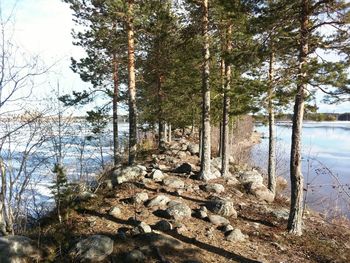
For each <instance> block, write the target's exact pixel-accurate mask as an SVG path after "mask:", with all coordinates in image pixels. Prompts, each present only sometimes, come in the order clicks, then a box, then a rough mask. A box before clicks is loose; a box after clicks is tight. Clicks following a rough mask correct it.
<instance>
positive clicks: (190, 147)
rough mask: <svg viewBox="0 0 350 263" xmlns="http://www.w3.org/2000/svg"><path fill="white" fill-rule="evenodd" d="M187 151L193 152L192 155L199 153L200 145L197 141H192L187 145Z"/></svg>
mask: <svg viewBox="0 0 350 263" xmlns="http://www.w3.org/2000/svg"><path fill="white" fill-rule="evenodd" d="M187 151H189V152H190V153H191V155H198V154H199V145H198V144H197V143H190V144H188V146H187Z"/></svg>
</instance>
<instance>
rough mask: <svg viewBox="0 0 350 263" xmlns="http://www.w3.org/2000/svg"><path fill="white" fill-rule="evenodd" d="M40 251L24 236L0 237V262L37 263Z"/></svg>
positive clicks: (34, 243) (33, 242)
mask: <svg viewBox="0 0 350 263" xmlns="http://www.w3.org/2000/svg"><path fill="white" fill-rule="evenodd" d="M40 258H41V251H40V250H39V249H38V248H37V247H36V242H35V241H33V240H31V239H30V238H28V237H24V236H6V237H0V262H1V263H17V262H18V263H19V262H28V261H29V260H36V261H39V260H40Z"/></svg>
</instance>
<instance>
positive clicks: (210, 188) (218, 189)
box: [204, 184, 225, 194]
mask: <svg viewBox="0 0 350 263" xmlns="http://www.w3.org/2000/svg"><path fill="white" fill-rule="evenodd" d="M204 190H205V191H206V192H210V193H217V194H220V193H222V192H225V187H224V186H223V185H221V184H206V185H205V186H204Z"/></svg>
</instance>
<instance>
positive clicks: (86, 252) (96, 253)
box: [71, 235, 113, 262]
mask: <svg viewBox="0 0 350 263" xmlns="http://www.w3.org/2000/svg"><path fill="white" fill-rule="evenodd" d="M112 253H113V240H112V239H110V238H109V237H107V236H103V235H94V236H90V237H88V238H86V239H83V240H81V241H80V242H78V243H77V244H76V245H75V248H74V249H73V251H72V252H71V255H72V256H73V257H74V258H76V259H79V260H81V261H90V262H98V261H103V260H105V259H106V258H107V257H108V256H109V255H110V254H112Z"/></svg>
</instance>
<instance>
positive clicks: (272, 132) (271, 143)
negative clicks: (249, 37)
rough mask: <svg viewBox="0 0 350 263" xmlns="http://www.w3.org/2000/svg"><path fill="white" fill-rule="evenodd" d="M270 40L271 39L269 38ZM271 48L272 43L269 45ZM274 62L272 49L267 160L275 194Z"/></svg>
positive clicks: (270, 183) (270, 185)
mask: <svg viewBox="0 0 350 263" xmlns="http://www.w3.org/2000/svg"><path fill="white" fill-rule="evenodd" d="M271 41H272V40H271ZM271 48H272V45H271ZM274 63H275V54H274V51H273V49H272V51H271V53H270V61H269V90H268V112H269V160H268V168H267V172H268V188H269V190H270V191H271V192H272V193H273V194H274V195H276V135H275V109H274V105H273V95H274V73H275V72H274Z"/></svg>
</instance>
